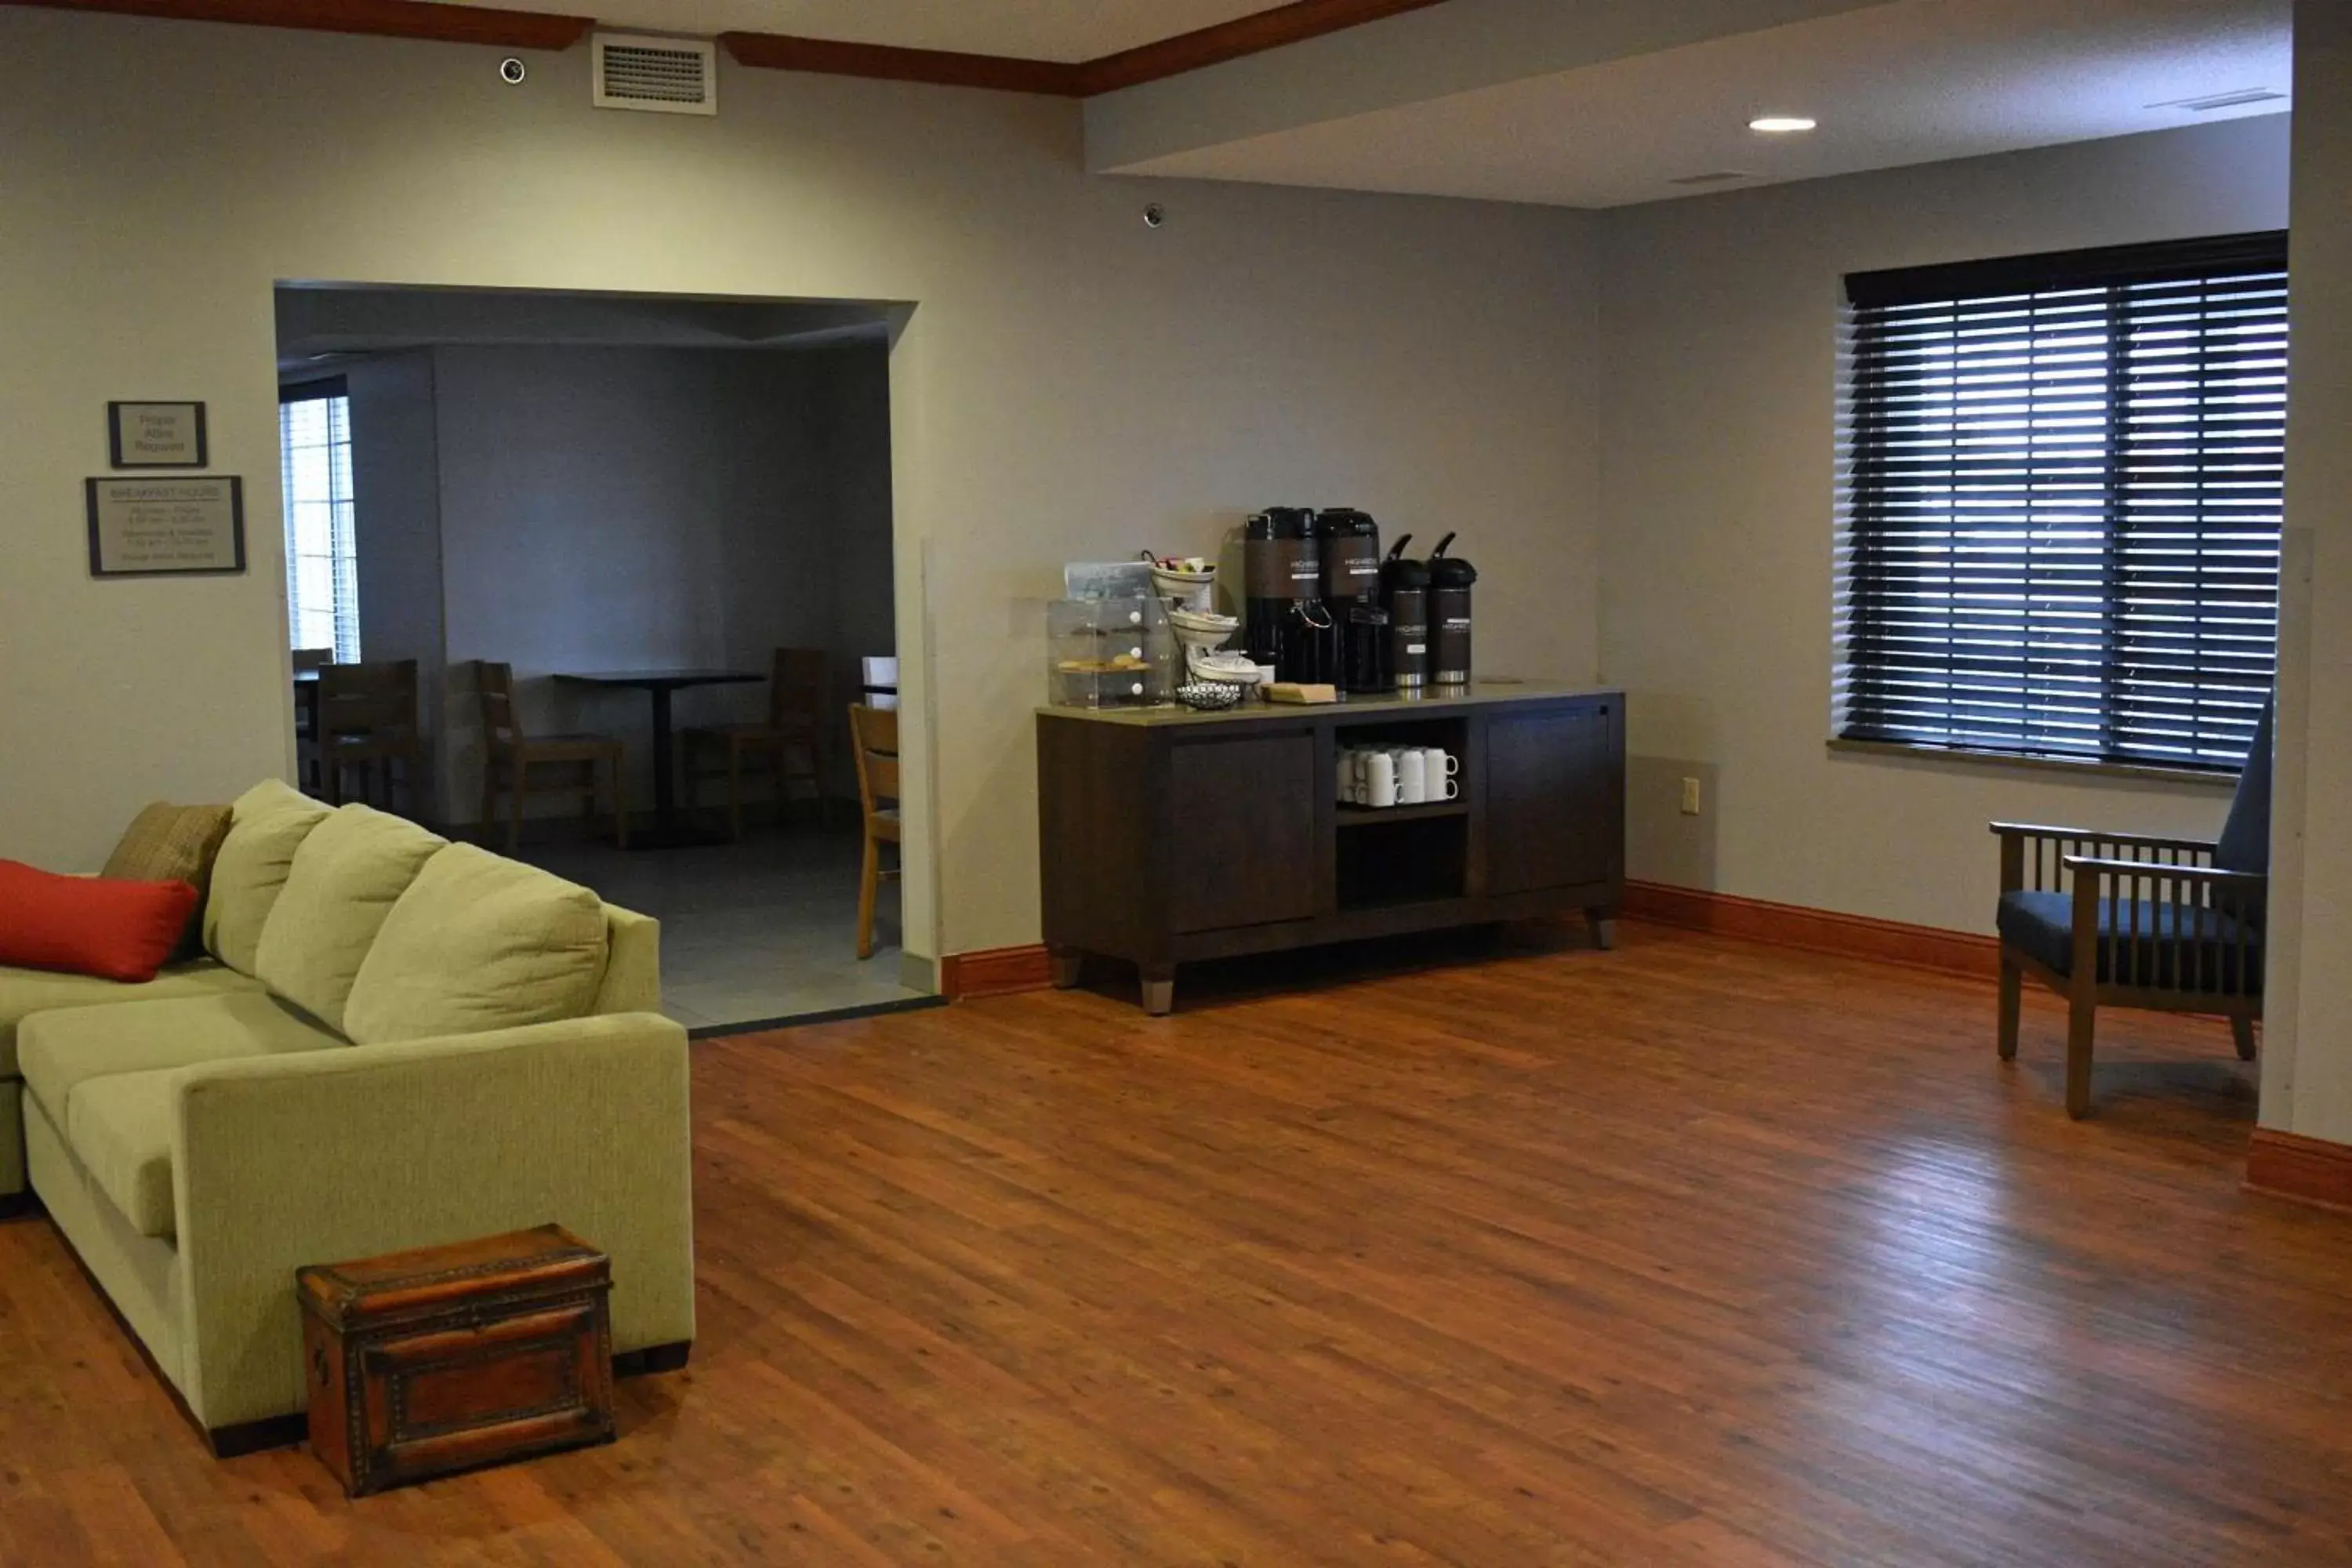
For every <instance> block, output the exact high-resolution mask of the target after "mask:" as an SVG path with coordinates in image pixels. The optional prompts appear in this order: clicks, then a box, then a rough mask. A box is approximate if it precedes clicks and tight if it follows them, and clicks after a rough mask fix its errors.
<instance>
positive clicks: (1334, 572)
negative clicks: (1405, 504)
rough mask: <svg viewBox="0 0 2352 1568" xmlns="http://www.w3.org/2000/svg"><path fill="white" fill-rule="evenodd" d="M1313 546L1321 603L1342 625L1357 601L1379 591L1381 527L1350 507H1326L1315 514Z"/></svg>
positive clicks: (1366, 598) (1365, 514) (1374, 595)
mask: <svg viewBox="0 0 2352 1568" xmlns="http://www.w3.org/2000/svg"><path fill="white" fill-rule="evenodd" d="M1315 534H1316V542H1317V544H1318V547H1319V548H1320V550H1321V552H1322V566H1323V602H1324V603H1325V604H1326V605H1329V606H1330V607H1331V613H1332V615H1334V616H1338V617H1339V619H1340V620H1342V621H1345V620H1346V619H1347V618H1348V612H1349V610H1350V609H1352V608H1353V607H1354V602H1355V601H1356V600H1359V599H1364V600H1369V599H1371V598H1374V597H1376V596H1377V595H1379V593H1380V591H1381V526H1380V524H1379V523H1376V522H1374V521H1372V519H1371V516H1370V514H1369V513H1367V512H1360V511H1358V510H1356V509H1355V508H1353V507H1347V506H1335V507H1326V508H1324V509H1323V510H1321V511H1319V512H1317V513H1316V514H1315Z"/></svg>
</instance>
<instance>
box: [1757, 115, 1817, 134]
mask: <svg viewBox="0 0 2352 1568" xmlns="http://www.w3.org/2000/svg"><path fill="white" fill-rule="evenodd" d="M1818 123H1819V121H1811V120H1808V119H1806V118H1805V117H1804V116H1803V115H1801V114H1759V115H1758V116H1757V117H1756V118H1755V119H1753V120H1751V121H1748V130H1750V131H1761V132H1764V134H1765V135H1767V136H1787V135H1790V134H1792V133H1793V132H1799V131H1811V129H1812V128H1813V127H1814V126H1815V125H1816V124H1818Z"/></svg>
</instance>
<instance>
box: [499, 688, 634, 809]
mask: <svg viewBox="0 0 2352 1568" xmlns="http://www.w3.org/2000/svg"><path fill="white" fill-rule="evenodd" d="M474 685H475V690H476V693H477V695H478V698H479V700H480V702H481V715H482V842H483V843H485V844H487V843H488V842H489V838H490V825H491V824H492V823H494V822H496V821H497V820H498V819H499V784H500V782H501V779H503V782H504V783H505V784H506V787H507V791H508V794H509V796H510V797H511V799H512V803H513V815H512V816H509V817H508V818H507V853H508V854H509V855H512V854H514V853H516V852H517V851H518V850H520V848H521V847H522V807H523V798H524V797H525V796H526V795H577V796H579V797H580V815H581V816H582V817H583V819H585V820H588V821H593V820H594V819H595V815H596V772H597V769H598V768H599V767H602V768H604V770H605V771H606V772H607V773H608V774H609V775H610V777H611V778H612V781H613V841H614V843H615V844H616V845H618V846H619V847H622V848H624V849H626V848H627V847H629V800H628V773H629V752H628V748H627V747H626V746H625V745H624V744H623V743H622V742H619V741H616V740H614V738H613V737H612V736H610V735H526V734H525V733H523V729H522V724H521V722H520V721H518V720H517V719H516V717H515V709H514V668H513V666H511V665H508V664H503V663H494V662H492V661H491V660H489V659H480V660H478V661H476V663H475V666H474ZM550 767H558V768H562V770H563V771H564V776H563V777H562V778H560V779H555V780H550V779H548V778H547V777H546V776H545V774H544V773H541V775H540V776H538V777H536V778H534V777H533V776H532V774H531V769H533V768H541V769H545V768H550Z"/></svg>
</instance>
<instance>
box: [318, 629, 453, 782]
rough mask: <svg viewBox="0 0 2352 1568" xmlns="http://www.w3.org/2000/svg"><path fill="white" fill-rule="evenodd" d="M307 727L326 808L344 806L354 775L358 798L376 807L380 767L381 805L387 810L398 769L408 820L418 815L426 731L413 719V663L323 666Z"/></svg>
mask: <svg viewBox="0 0 2352 1568" xmlns="http://www.w3.org/2000/svg"><path fill="white" fill-rule="evenodd" d="M311 723H312V725H313V727H314V728H315V731H316V733H315V735H314V736H313V743H314V744H315V746H316V747H317V751H318V759H319V773H320V784H321V785H322V786H323V787H324V790H325V794H326V797H327V804H329V805H342V804H343V801H344V798H345V796H344V790H343V784H344V781H345V779H346V778H347V777H348V776H349V775H350V774H351V773H353V772H356V773H358V775H359V798H360V799H362V800H364V801H366V802H367V803H368V804H370V805H375V804H377V802H376V789H375V784H376V778H377V773H376V770H377V766H378V764H381V765H382V767H383V803H382V804H383V808H384V809H385V810H387V811H388V810H390V809H391V807H392V791H393V784H394V764H395V763H396V764H398V767H399V780H398V782H399V784H400V788H401V791H402V793H403V794H404V795H405V796H406V797H407V801H406V804H407V806H408V810H409V814H410V815H411V816H414V815H415V813H416V811H417V809H418V799H419V797H418V791H419V789H420V788H421V787H422V785H423V783H424V773H425V730H424V725H423V723H422V722H421V721H420V720H419V718H418V716H417V703H416V661H415V659H413V658H401V659H387V660H383V661H380V662H377V663H373V664H369V663H360V664H329V665H324V666H321V667H320V670H319V693H318V704H317V712H316V714H315V716H314V717H313V718H312V720H311Z"/></svg>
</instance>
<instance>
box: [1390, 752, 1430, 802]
mask: <svg viewBox="0 0 2352 1568" xmlns="http://www.w3.org/2000/svg"><path fill="white" fill-rule="evenodd" d="M1396 781H1397V804H1398V805H1420V804H1421V803H1422V802H1423V801H1425V800H1427V799H1428V798H1429V772H1428V769H1427V767H1426V765H1425V764H1424V763H1423V759H1422V755H1421V753H1420V752H1416V751H1414V750H1413V749H1412V747H1410V746H1408V747H1406V748H1405V749H1404V750H1403V751H1401V752H1398V753H1397V754H1396Z"/></svg>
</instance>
